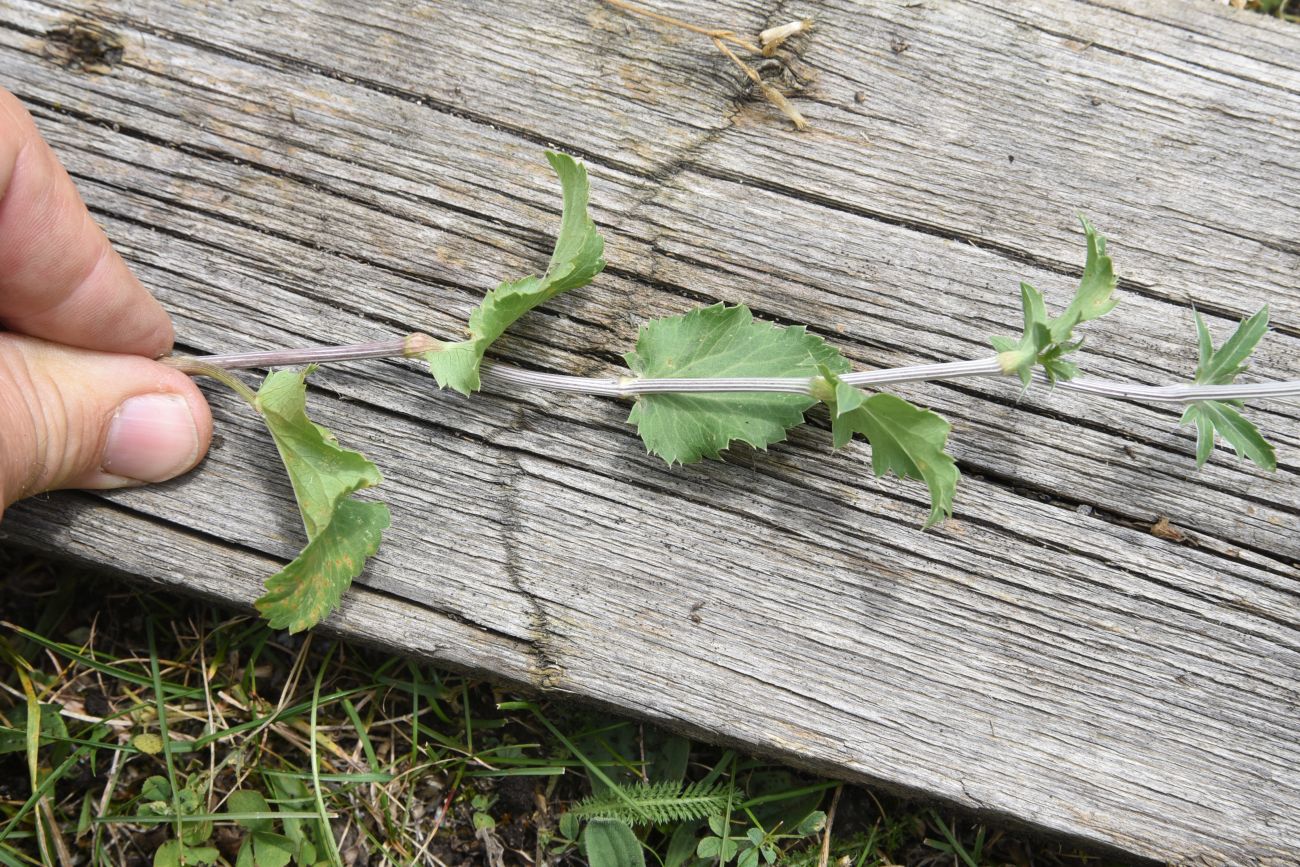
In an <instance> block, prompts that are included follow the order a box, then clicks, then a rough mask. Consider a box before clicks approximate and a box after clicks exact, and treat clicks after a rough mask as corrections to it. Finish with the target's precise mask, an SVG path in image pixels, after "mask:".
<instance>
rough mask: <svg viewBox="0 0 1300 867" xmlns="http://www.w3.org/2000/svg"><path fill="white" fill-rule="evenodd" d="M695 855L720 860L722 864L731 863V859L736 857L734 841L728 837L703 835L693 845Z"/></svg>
mask: <svg viewBox="0 0 1300 867" xmlns="http://www.w3.org/2000/svg"><path fill="white" fill-rule="evenodd" d="M695 855H696V857H698V858H705V859H709V860H721V861H722V863H723V864H729V863H731V859H732V858H735V857H736V841H735V840H733V839H731V838H730V837H728V838H726V839H723V838H722V837H704V838H702V839H701V840H700V843H699V845H698V846H696V847H695Z"/></svg>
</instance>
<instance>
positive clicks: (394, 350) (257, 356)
mask: <svg viewBox="0 0 1300 867" xmlns="http://www.w3.org/2000/svg"><path fill="white" fill-rule="evenodd" d="M442 345H443V344H442V343H440V342H439V341H437V340H435V339H433V338H432V337H429V336H428V335H426V334H411V335H408V336H406V337H405V338H403V339H400V340H384V341H377V342H374V343H357V344H350V345H347V346H311V347H305V348H302V349H281V350H273V351H268V352H243V353H237V354H232V355H205V356H199V357H197V358H178V359H176V360H175V361H173V362H171V363H172V364H174V365H176V366H179V367H181V368H182V369H186V367H185V365H187V364H190V366H191V368H193V365H192V364H191V363H192V362H197V363H200V364H203V365H206V366H209V367H214V368H221V369H225V370H236V369H240V368H249V367H281V366H287V365H297V364H315V363H318V362H330V361H352V360H357V359H365V358H392V357H401V356H404V357H414V356H419V355H422V354H424V353H426V352H430V351H432V350H435V349H437V348H438V347H439V346H442ZM195 372H198V371H197V370H195ZM204 372H206V371H204ZM481 375H482V378H483V379H484V380H485V381H487V382H492V383H495V384H497V385H503V386H516V387H525V388H545V389H550V390H552V391H565V392H572V393H576V394H594V395H604V396H607V397H631V396H635V395H638V394H717V393H742V392H783V393H788V394H811V393H812V391H813V387H814V383H815V381H816V380H817V379H819V377H812V378H809V377H751V378H730V377H720V378H715V379H684V378H675V379H643V378H638V377H632V376H625V377H603V378H602V377H585V376H563V375H560V374H554V373H538V372H536V371H532V370H524V369H522V368H518V367H511V366H510V365H506V364H494V363H490V362H485V363H484V364H483V367H482V370H481ZM1003 375H1004V374H1003V372H1002V368H1001V366H1000V365H999V364H998V360H997V358H996V357H989V358H979V359H973V360H970V361H953V362H946V363H943V364H916V365H910V366H908V367H891V368H885V369H882V370H864V371H858V372H855V373H846V374H844V375H843V376H841V377H840V380H841V381H843V382H845V383H847V384H849V385H856V386H882V385H898V384H900V383H905V382H934V381H938V380H946V379H963V378H970V377H983V376H1003ZM1034 378H1035V380H1037V381H1040V382H1047V378H1046V376H1044V375H1043V374H1042V373H1038V372H1036V373H1035V374H1034ZM1054 387H1055V388H1058V389H1060V390H1061V391H1074V392H1081V393H1084V394H1095V395H1099V396H1102V397H1112V398H1124V399H1130V400H1141V401H1148V402H1151V403H1190V402H1193V401H1198V400H1262V399H1279V398H1280V399H1285V398H1296V397H1300V381H1294V380H1293V381H1289V382H1260V383H1243V384H1234V385H1139V384H1136V383H1128V382H1110V381H1106V380H1100V379H1091V378H1087V377H1082V378H1078V379H1073V380H1069V381H1065V380H1060V381H1058V382H1056V384H1055V386H1054Z"/></svg>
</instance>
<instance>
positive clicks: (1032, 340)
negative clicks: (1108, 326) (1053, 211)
mask: <svg viewBox="0 0 1300 867" xmlns="http://www.w3.org/2000/svg"><path fill="white" fill-rule="evenodd" d="M1079 222H1080V223H1082V224H1083V232H1084V236H1085V237H1086V239H1087V246H1088V253H1087V257H1086V259H1085V260H1084V266H1083V276H1082V277H1081V278H1080V280H1079V287H1078V288H1077V289H1076V290H1075V292H1074V298H1073V299H1071V301H1070V304H1069V306H1068V307H1066V308H1065V311H1064V312H1062V313H1061V315H1060V316H1057V317H1055V318H1049V317H1048V315H1047V305H1046V303H1045V302H1044V301H1043V295H1042V293H1041V292H1039V291H1038V290H1037V289H1035V288H1034V287H1033V286H1030V285H1029V284H1028V283H1021V284H1020V303H1021V307H1022V308H1023V311H1024V322H1025V327H1024V331H1023V333H1022V334H1021V337H1020V339H1019V340H1014V339H1012V338H1009V337H993V338H990V342H991V343H992V344H993V348H994V349H996V350H997V351H998V361H999V362H1000V363H1001V366H1002V372H1003V373H1008V374H1010V373H1014V374H1016V375H1017V376H1018V377H1020V381H1021V383H1023V384H1024V385H1025V386H1026V387H1028V386H1029V382H1030V379H1031V377H1032V375H1033V370H1034V366H1035V365H1040V364H1041V365H1042V367H1043V371H1044V372H1045V373H1046V374H1047V378H1048V379H1049V380H1051V381H1052V382H1056V380H1058V379H1073V378H1074V376H1075V375H1076V374H1077V373H1078V372H1079V369H1078V368H1077V367H1076V366H1075V365H1074V363H1073V362H1070V361H1066V360H1065V359H1064V356H1066V355H1068V354H1069V353H1071V352H1074V351H1075V350H1077V349H1078V348H1079V347H1080V346H1081V345H1082V344H1083V341H1082V340H1073V339H1072V338H1073V332H1074V328H1075V327H1076V326H1077V325H1079V324H1081V323H1083V322H1090V321H1092V320H1094V319H1100V318H1101V317H1102V316H1105V315H1106V314H1107V313H1109V312H1110V311H1111V310H1112V309H1113V308H1114V307H1115V305H1116V304H1117V303H1119V302H1118V301H1117V300H1116V299H1115V298H1112V297H1111V295H1112V294H1113V293H1114V291H1115V283H1116V281H1115V270H1114V266H1113V264H1112V263H1111V260H1110V256H1108V255H1107V254H1106V239H1105V238H1104V237H1103V236H1102V235H1101V234H1100V233H1099V232H1098V231H1097V230H1096V229H1094V228H1093V226H1092V223H1090V222H1088V220H1087V219H1085V218H1084V217H1080V218H1079Z"/></svg>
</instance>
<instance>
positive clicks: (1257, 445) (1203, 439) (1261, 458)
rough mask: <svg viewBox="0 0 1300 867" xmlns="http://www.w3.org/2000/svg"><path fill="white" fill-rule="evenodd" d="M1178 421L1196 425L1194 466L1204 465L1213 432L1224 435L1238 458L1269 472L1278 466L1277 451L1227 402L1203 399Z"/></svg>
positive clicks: (1212, 446)
mask: <svg viewBox="0 0 1300 867" xmlns="http://www.w3.org/2000/svg"><path fill="white" fill-rule="evenodd" d="M1179 424H1195V425H1196V465H1197V466H1198V467H1200V466H1204V465H1205V462H1206V461H1207V460H1209V458H1210V453H1211V452H1212V451H1213V450H1214V435H1215V434H1216V433H1217V434H1218V435H1219V436H1221V437H1223V438H1224V439H1225V440H1226V441H1227V443H1228V445H1230V446H1232V449H1233V451H1235V452H1236V453H1237V457H1239V458H1246V459H1248V460H1250V461H1251V462H1253V463H1254V464H1256V465H1257V466H1258V467H1260V468H1261V469H1264V470H1268V471H1269V472H1270V473H1271V472H1273V471H1274V470H1276V469H1277V454H1276V453H1275V452H1274V451H1273V447H1272V446H1271V445H1269V443H1268V440H1266V439H1264V437H1263V436H1262V435H1261V434H1260V432H1259V428H1257V427H1255V425H1253V424H1252V423H1251V422H1249V421H1248V420H1246V419H1245V418H1244V417H1243V416H1242V415H1241V413H1239V412H1237V411H1236V410H1235V409H1233V408H1232V406H1230V405H1229V404H1227V403H1224V402H1223V401H1220V400H1202V401H1197V402H1196V403H1193V404H1189V405H1188V407H1187V409H1185V410H1184V411H1183V417H1182V419H1181V420H1180V421H1179Z"/></svg>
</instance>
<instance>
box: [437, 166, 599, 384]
mask: <svg viewBox="0 0 1300 867" xmlns="http://www.w3.org/2000/svg"><path fill="white" fill-rule="evenodd" d="M546 159H547V160H548V161H549V162H550V164H551V168H553V169H555V173H556V174H557V175H559V178H560V187H561V189H562V190H563V195H564V212H563V215H562V216H561V218H560V234H559V235H558V236H557V237H556V239H555V249H554V250H553V251H552V253H551V261H550V264H549V265H548V266H547V268H546V272H545V273H544V274H542V276H540V277H536V276H530V277H524V278H523V279H522V280H515V281H508V282H504V283H502V284H501V285H500V286H498V287H497V288H495V289H493V290H492V291H491V292H489V293H487V296H486V297H484V299H483V303H481V304H480V305H479V306H478V307H477V308H475V310H474V312H473V313H472V314H471V315H470V318H469V333H470V338H469V339H468V340H463V341H461V342H459V343H450V344H446V345H444V346H442V347H439V348H438V349H435V350H433V351H432V352H429V353H426V354H425V359H426V360H427V361H428V362H429V370H430V372H432V373H433V376H434V378H435V379H436V380H437V381H438V385H439V387H441V388H447V387H451V388H454V389H455V390H456V391H459V392H461V393H462V394H469V393H470V392H472V391H477V390H478V388H479V366H480V365H481V364H482V361H483V354H484V353H485V352H486V351H487V349H488V347H490V346H491V345H492V344H493V342H495V341H496V339H497V338H498V337H500V336H501V335H502V334H503V333H505V330H506V329H507V328H509V327H510V325H511V324H512V323H513V322H514V321H515V320H516V319H518V318H519V317H521V316H523V315H524V314H525V313H527V312H528V311H529V310H532V309H533V308H534V307H537V306H538V305H541V304H544V303H546V302H547V301H549V300H550V299H552V298H554V297H555V296H556V295H558V294H559V293H561V292H567V291H569V290H570V289H577V288H578V287H579V286H585V285H586V284H588V283H590V282H591V279H592V278H593V277H595V276H596V275H597V274H599V273H600V272H601V271H602V270H603V269H604V267H605V260H604V259H603V258H601V257H602V255H603V254H604V251H605V241H604V239H603V238H601V236H600V233H599V232H597V231H596V224H595V223H593V222H592V220H591V215H590V214H588V213H587V194H588V183H587V170H586V168H584V167H583V165H582V163H579V162H577V161H576V160H574V159H573V158H572V157H569V156H566V155H565V154H557V153H551V152H550V151H548V152H547V154H546Z"/></svg>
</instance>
